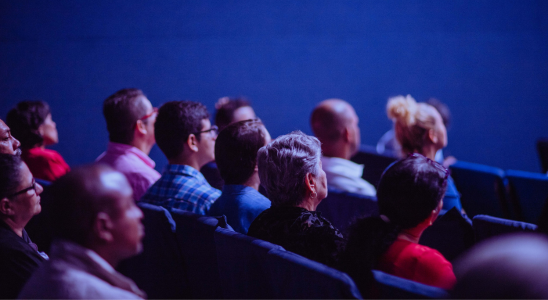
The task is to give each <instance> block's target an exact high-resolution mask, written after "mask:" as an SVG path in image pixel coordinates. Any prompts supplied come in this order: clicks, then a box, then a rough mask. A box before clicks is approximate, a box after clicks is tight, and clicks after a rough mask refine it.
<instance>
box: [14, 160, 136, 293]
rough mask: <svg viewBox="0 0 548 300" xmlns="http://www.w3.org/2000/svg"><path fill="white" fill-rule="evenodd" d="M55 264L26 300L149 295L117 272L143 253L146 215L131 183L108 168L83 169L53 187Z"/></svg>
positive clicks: (38, 277)
mask: <svg viewBox="0 0 548 300" xmlns="http://www.w3.org/2000/svg"><path fill="white" fill-rule="evenodd" d="M49 191H50V192H51V194H50V196H51V197H48V200H49V201H50V202H49V205H51V206H50V208H51V210H50V211H49V217H50V222H51V225H52V226H51V227H52V234H53V236H54V238H55V239H54V241H53V244H52V247H51V253H50V255H51V259H50V260H49V261H48V262H46V263H44V264H42V266H41V267H40V268H39V269H38V270H36V272H35V273H34V274H33V275H32V277H31V278H30V279H29V281H28V282H27V283H26V285H25V287H24V288H23V290H22V291H21V293H20V294H19V298H21V299H121V298H125V299H139V298H144V297H146V295H145V294H144V293H143V292H142V291H141V290H139V288H137V286H136V285H135V283H134V282H133V281H132V280H131V279H129V278H126V277H125V276H123V275H122V274H120V273H118V272H117V271H116V270H115V269H114V268H115V267H116V265H117V264H118V263H119V262H120V261H121V260H123V259H126V258H129V257H131V256H134V255H136V254H137V253H139V252H141V250H142V244H141V239H142V238H143V235H144V228H143V225H142V223H141V220H142V218H143V213H142V212H141V210H140V209H139V207H137V205H135V201H134V200H133V195H132V194H133V190H132V189H131V186H130V185H129V183H128V181H127V179H126V177H125V176H124V175H123V174H122V173H120V172H118V171H115V170H113V169H112V168H111V167H109V166H107V165H102V164H96V165H91V166H85V167H81V168H77V169H75V170H73V171H72V172H70V173H69V174H68V175H66V176H63V177H62V178H60V179H59V180H57V181H56V182H54V183H53V184H52V185H51V186H50V190H49Z"/></svg>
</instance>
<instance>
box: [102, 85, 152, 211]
mask: <svg viewBox="0 0 548 300" xmlns="http://www.w3.org/2000/svg"><path fill="white" fill-rule="evenodd" d="M157 113H158V110H157V109H156V108H153V107H152V104H151V103H150V101H149V100H148V99H147V97H146V96H145V95H144V94H143V92H142V91H141V90H138V89H122V90H119V91H117V92H116V93H114V94H113V95H111V96H110V97H108V98H107V99H106V100H105V102H104V103H103V115H104V116H105V120H106V121H107V130H108V133H109V143H108V147H107V151H105V152H103V154H101V155H100V156H99V157H98V158H97V160H96V162H98V163H105V164H107V165H110V166H111V167H113V168H114V169H115V170H117V171H119V172H121V173H123V174H124V175H126V177H127V179H128V181H129V184H130V185H131V187H132V188H133V198H134V199H135V200H136V201H137V200H139V198H141V196H142V195H143V194H144V193H145V192H146V190H147V189H148V188H149V187H150V186H151V185H152V184H153V183H154V182H156V180H158V179H159V178H160V173H158V172H157V171H156V170H154V166H155V165H156V164H155V163H154V161H153V160H152V159H151V158H150V157H149V156H148V154H149V153H150V149H152V146H154V144H155V143H156V141H155V139H154V123H155V121H156V115H157Z"/></svg>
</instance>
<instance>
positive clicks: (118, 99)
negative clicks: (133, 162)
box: [103, 88, 148, 144]
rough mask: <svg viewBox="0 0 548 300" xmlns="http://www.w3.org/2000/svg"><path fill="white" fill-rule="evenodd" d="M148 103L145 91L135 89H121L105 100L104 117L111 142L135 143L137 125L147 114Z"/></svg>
mask: <svg viewBox="0 0 548 300" xmlns="http://www.w3.org/2000/svg"><path fill="white" fill-rule="evenodd" d="M146 101H148V99H147V98H146V96H145V94H143V91H141V90H139V89H135V88H127V89H121V90H119V91H117V92H116V93H114V94H112V95H110V96H109V97H108V98H107V99H105V101H104V102H103V115H104V116H105V120H106V122H107V130H108V134H109V140H110V141H111V142H115V143H120V144H130V143H131V142H132V141H133V137H134V130H135V123H136V122H137V120H139V119H140V118H141V117H143V116H145V115H146V114H147V103H145V102H146ZM144 122H146V120H145V121H144Z"/></svg>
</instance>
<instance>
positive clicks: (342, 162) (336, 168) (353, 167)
mask: <svg viewBox="0 0 548 300" xmlns="http://www.w3.org/2000/svg"><path fill="white" fill-rule="evenodd" d="M322 169H323V170H324V171H326V172H329V173H336V174H345V175H347V176H348V177H354V178H361V177H362V174H363V165H359V164H357V163H355V162H352V161H350V160H347V159H344V158H339V157H326V156H322Z"/></svg>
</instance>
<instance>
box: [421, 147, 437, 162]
mask: <svg viewBox="0 0 548 300" xmlns="http://www.w3.org/2000/svg"><path fill="white" fill-rule="evenodd" d="M421 152H422V153H421V154H422V155H424V156H426V157H428V158H430V159H431V160H435V159H436V152H438V149H437V148H436V147H435V146H434V145H428V146H424V147H423V148H422V151H421Z"/></svg>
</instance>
